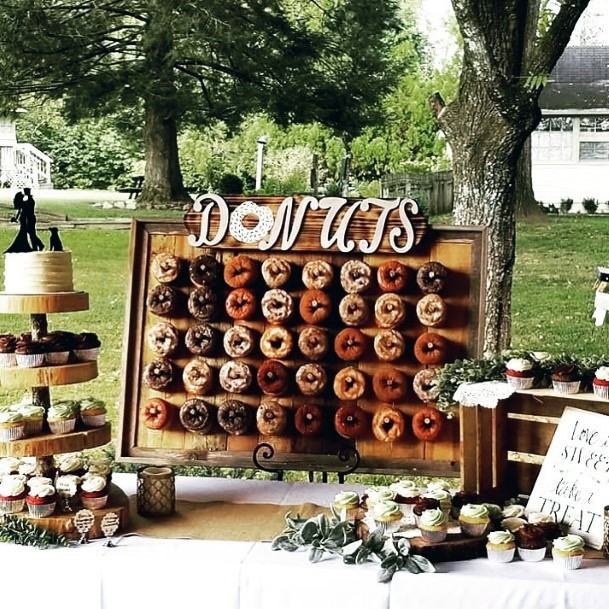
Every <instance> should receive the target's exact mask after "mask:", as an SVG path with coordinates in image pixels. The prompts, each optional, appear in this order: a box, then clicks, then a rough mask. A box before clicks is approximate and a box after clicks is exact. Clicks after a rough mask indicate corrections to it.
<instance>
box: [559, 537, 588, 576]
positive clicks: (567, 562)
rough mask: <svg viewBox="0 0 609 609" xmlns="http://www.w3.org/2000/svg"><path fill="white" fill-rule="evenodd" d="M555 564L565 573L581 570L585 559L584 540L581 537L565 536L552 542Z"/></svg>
mask: <svg viewBox="0 0 609 609" xmlns="http://www.w3.org/2000/svg"><path fill="white" fill-rule="evenodd" d="M552 558H553V559H554V564H555V565H557V566H558V567H560V568H561V569H564V570H565V571H573V570H575V569H579V568H580V566H581V564H582V560H583V558H584V540H583V539H582V538H581V537H580V536H579V535H565V536H564V537H558V538H557V539H555V540H554V541H553V542H552Z"/></svg>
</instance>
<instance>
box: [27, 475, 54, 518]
mask: <svg viewBox="0 0 609 609" xmlns="http://www.w3.org/2000/svg"><path fill="white" fill-rule="evenodd" d="M47 480H48V478H47ZM25 503H26V505H27V509H28V512H29V513H30V516H31V517H32V518H48V517H49V516H51V514H53V512H54V511H55V506H56V505H57V494H56V493H55V487H54V486H53V485H52V484H43V483H36V484H34V485H30V491H29V493H28V494H27V496H26V498H25Z"/></svg>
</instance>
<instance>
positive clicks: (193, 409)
mask: <svg viewBox="0 0 609 609" xmlns="http://www.w3.org/2000/svg"><path fill="white" fill-rule="evenodd" d="M215 419H216V417H215V412H214V408H213V406H212V405H211V404H208V403H207V402H204V401H203V400H201V399H200V398H190V399H189V400H186V401H185V402H184V403H183V404H182V406H181V407H180V423H182V425H183V426H184V427H185V428H186V429H187V430H188V431H192V432H193V433H198V434H201V435H205V434H208V433H209V432H210V431H211V428H212V427H213V426H214V420H215Z"/></svg>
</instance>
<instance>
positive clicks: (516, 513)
mask: <svg viewBox="0 0 609 609" xmlns="http://www.w3.org/2000/svg"><path fill="white" fill-rule="evenodd" d="M501 516H502V518H523V517H524V505H519V504H517V503H514V504H513V505H507V506H506V507H504V508H503V510H501Z"/></svg>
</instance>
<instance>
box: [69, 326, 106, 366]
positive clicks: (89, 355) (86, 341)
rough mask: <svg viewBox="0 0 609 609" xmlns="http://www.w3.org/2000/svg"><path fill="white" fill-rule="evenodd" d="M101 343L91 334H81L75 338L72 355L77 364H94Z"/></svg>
mask: <svg viewBox="0 0 609 609" xmlns="http://www.w3.org/2000/svg"><path fill="white" fill-rule="evenodd" d="M100 349H101V341H100V340H99V338H98V337H97V334H94V333H93V332H81V333H80V334H79V335H78V336H77V337H76V344H75V346H74V355H75V356H76V359H77V360H78V361H79V362H94V361H96V360H97V358H98V356H99V351H100Z"/></svg>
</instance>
